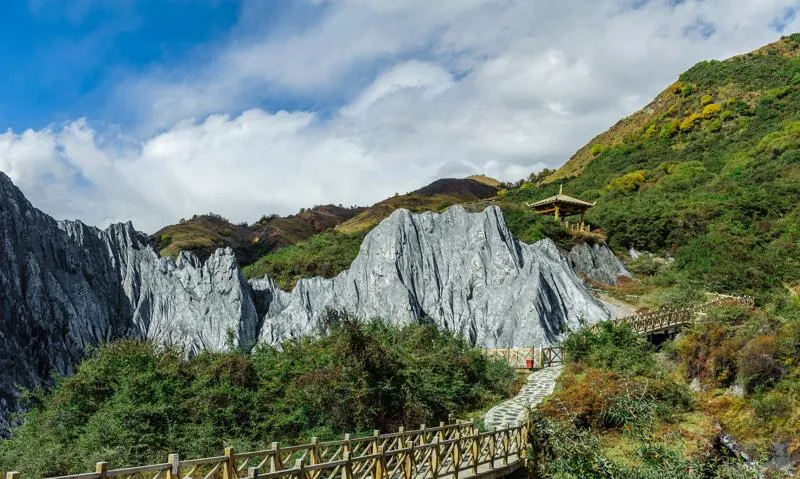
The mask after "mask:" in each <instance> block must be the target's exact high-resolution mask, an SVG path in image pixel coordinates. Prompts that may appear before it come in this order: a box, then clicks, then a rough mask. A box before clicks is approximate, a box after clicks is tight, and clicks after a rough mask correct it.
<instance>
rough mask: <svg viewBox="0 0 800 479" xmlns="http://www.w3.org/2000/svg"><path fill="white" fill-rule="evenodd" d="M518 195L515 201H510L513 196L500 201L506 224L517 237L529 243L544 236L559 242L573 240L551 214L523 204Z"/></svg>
mask: <svg viewBox="0 0 800 479" xmlns="http://www.w3.org/2000/svg"><path fill="white" fill-rule="evenodd" d="M528 191H531V190H528ZM516 192H519V190H516ZM523 192H524V190H523ZM532 194H535V192H534V193H532ZM516 196H517V195H515V197H514V198H513V200H515V201H510V200H512V198H511V197H508V198H506V200H507V201H503V202H500V203H498V205H499V206H500V208H501V209H502V210H503V216H504V217H505V221H506V225H507V226H508V229H509V230H511V233H512V234H513V235H514V237H515V238H516V239H518V240H520V241H522V242H523V243H528V244H533V243H535V242H537V241H539V240H541V239H544V238H552V239H553V240H554V241H556V242H557V243H565V242H569V241H572V239H571V237H570V236H569V234H568V233H567V232H566V230H565V229H564V228H563V227H562V226H561V225H560V224H559V223H556V222H555V220H554V219H553V218H552V217H551V216H542V215H540V214H538V213H536V212H534V211H533V210H531V209H530V208H528V207H526V206H525V205H524V204H522V205H521V204H520V203H522V202H521V201H520V202H519V203H518V202H517V201H518V200H517V198H516Z"/></svg>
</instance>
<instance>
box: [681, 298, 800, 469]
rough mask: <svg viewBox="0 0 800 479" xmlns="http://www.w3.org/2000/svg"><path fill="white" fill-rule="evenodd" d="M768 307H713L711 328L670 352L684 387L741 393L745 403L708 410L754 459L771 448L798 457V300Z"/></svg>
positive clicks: (706, 325)
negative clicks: (782, 447)
mask: <svg viewBox="0 0 800 479" xmlns="http://www.w3.org/2000/svg"><path fill="white" fill-rule="evenodd" d="M774 301H775V302H774V305H773V306H771V307H770V308H769V309H768V310H751V309H749V308H747V307H745V306H741V305H732V306H720V307H717V308H714V309H712V310H710V311H709V312H708V319H709V321H707V322H703V323H699V324H696V325H693V326H692V327H691V328H689V329H688V330H687V331H685V332H684V334H683V335H682V337H681V338H680V339H679V340H678V341H677V344H676V348H675V351H676V353H677V360H678V362H679V363H680V365H681V370H682V372H683V374H684V375H685V378H686V380H687V381H689V380H694V379H697V380H699V381H700V383H701V384H702V385H703V386H705V387H706V388H727V387H729V386H732V385H734V384H738V385H741V386H742V387H743V390H744V392H745V395H744V397H741V398H735V399H734V398H731V397H730V396H728V395H719V396H717V397H714V398H712V399H711V401H710V403H709V404H708V405H707V406H706V408H707V409H708V410H709V411H711V412H713V413H714V414H715V415H716V416H717V417H718V418H719V420H720V421H722V422H723V423H724V424H726V426H727V427H728V428H729V430H730V431H731V433H732V434H734V435H735V436H736V437H737V440H738V441H739V442H740V443H741V444H742V445H744V446H745V447H746V448H747V450H748V452H749V453H750V454H752V455H758V454H761V453H765V452H766V449H768V448H769V447H770V446H771V445H772V444H774V443H783V444H786V445H787V446H788V447H789V449H790V450H794V451H800V396H798V392H800V368H798V366H800V360H798V358H800V304H799V303H800V301H798V300H797V299H796V297H794V298H792V297H787V296H780V297H778V298H775V300H774Z"/></svg>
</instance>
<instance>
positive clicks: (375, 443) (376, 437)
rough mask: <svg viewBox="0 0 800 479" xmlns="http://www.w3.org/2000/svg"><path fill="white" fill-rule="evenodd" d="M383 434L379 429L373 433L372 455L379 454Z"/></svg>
mask: <svg viewBox="0 0 800 479" xmlns="http://www.w3.org/2000/svg"><path fill="white" fill-rule="evenodd" d="M380 435H381V432H380V431H379V430H377V429H375V430H374V431H372V453H373V454H377V453H378V448H379V447H380V446H381V439H380Z"/></svg>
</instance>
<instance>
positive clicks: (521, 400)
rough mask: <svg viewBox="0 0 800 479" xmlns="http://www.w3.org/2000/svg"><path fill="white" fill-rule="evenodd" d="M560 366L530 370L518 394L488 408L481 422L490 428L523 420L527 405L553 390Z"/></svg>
mask: <svg viewBox="0 0 800 479" xmlns="http://www.w3.org/2000/svg"><path fill="white" fill-rule="evenodd" d="M562 368H563V366H552V367H549V368H544V369H539V370H538V371H534V372H532V373H531V374H530V376H528V382H527V384H525V386H523V387H522V390H520V392H519V394H517V395H516V396H515V397H513V398H511V399H509V400H507V401H505V402H502V403H500V404H498V405H497V406H495V407H493V408H492V409H490V410H489V412H487V413H486V415H485V416H483V423H484V424H485V425H486V427H488V428H490V429H491V428H493V427H495V426H497V427H503V426H505V425H506V424H508V423H514V422H517V421H522V420H524V419H525V411H526V410H527V407H528V406H535V405H537V404H539V403H540V402H542V401H543V400H544V398H545V397H547V396H548V395H549V394H550V393H552V392H553V388H555V386H556V378H557V377H558V375H559V374H561V369H562Z"/></svg>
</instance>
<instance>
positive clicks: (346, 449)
mask: <svg viewBox="0 0 800 479" xmlns="http://www.w3.org/2000/svg"><path fill="white" fill-rule="evenodd" d="M344 452H346V453H347V454H352V453H353V443H352V442H351V441H350V433H349V432H348V433H347V434H345V435H344Z"/></svg>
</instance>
